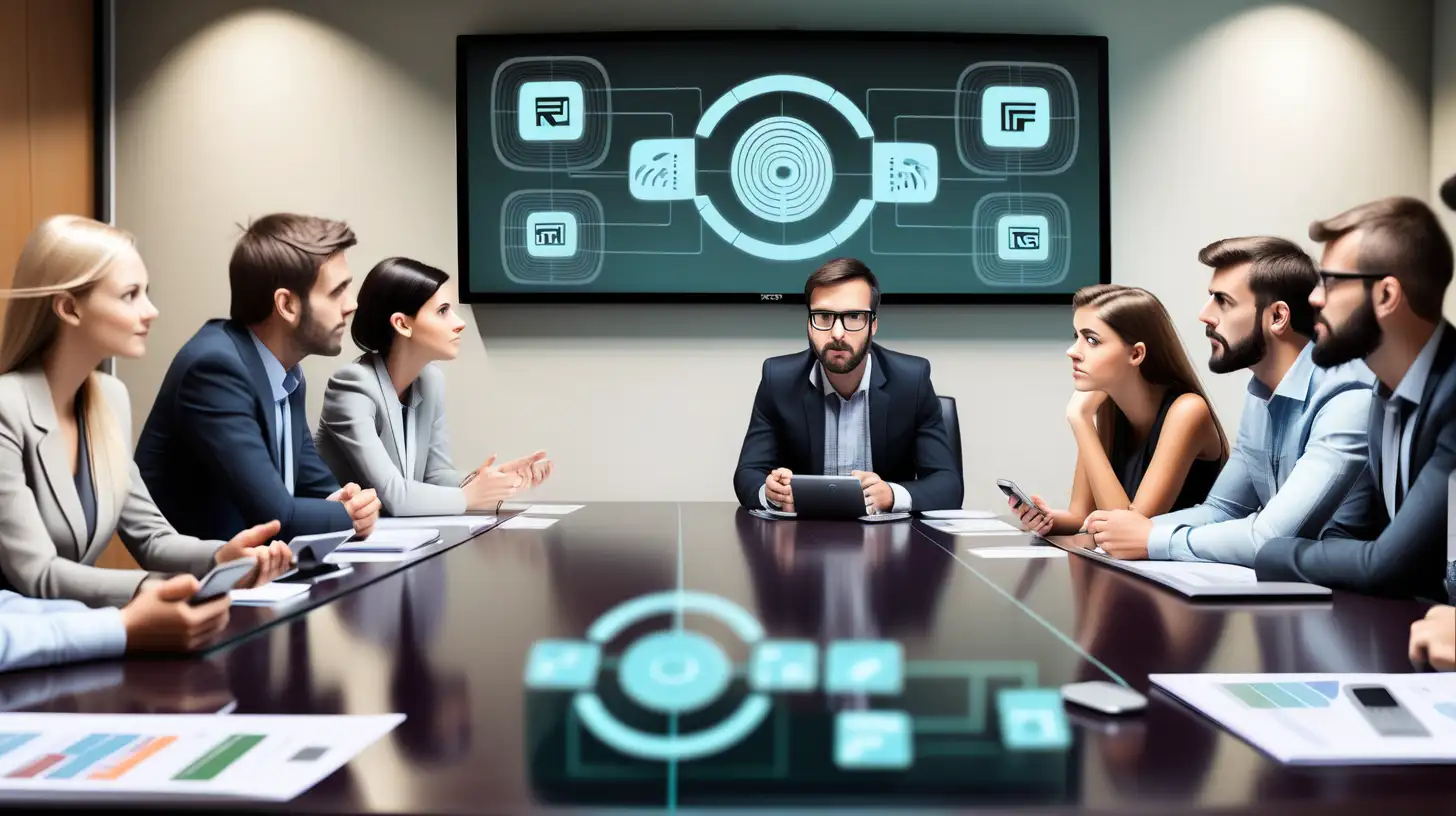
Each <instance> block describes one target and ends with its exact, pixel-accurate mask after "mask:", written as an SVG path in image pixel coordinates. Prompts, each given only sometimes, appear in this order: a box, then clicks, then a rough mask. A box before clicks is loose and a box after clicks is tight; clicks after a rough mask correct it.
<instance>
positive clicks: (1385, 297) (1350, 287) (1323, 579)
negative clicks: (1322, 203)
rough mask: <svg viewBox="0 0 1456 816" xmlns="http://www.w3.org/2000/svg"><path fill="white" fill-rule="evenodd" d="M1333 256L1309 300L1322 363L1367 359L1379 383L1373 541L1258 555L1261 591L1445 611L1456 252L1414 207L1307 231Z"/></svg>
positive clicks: (1395, 205) (1455, 375)
mask: <svg viewBox="0 0 1456 816" xmlns="http://www.w3.org/2000/svg"><path fill="white" fill-rule="evenodd" d="M1309 237H1310V239H1311V240H1314V241H1319V242H1322V243H1324V244H1325V248H1324V257H1323V261H1322V263H1321V264H1320V267H1321V268H1320V273H1319V274H1320V285H1319V286H1317V287H1316V288H1315V290H1314V291H1313V292H1312V293H1310V296H1309V303H1310V305H1311V306H1313V307H1314V308H1315V309H1316V310H1318V312H1319V315H1318V317H1316V319H1315V347H1314V353H1313V355H1312V356H1313V360H1314V362H1315V364H1316V365H1319V366H1336V365H1340V364H1342V363H1345V362H1348V361H1350V360H1354V359H1357V358H1359V359H1363V360H1364V361H1365V364H1366V365H1367V366H1369V367H1370V370H1371V371H1372V372H1374V373H1375V376H1376V379H1377V382H1376V388H1375V397H1376V398H1375V400H1374V401H1373V404H1372V406H1371V411H1370V422H1369V426H1368V433H1367V439H1368V444H1369V447H1370V451H1369V457H1368V458H1369V462H1370V473H1371V475H1372V476H1373V477H1374V480H1375V484H1376V487H1377V496H1378V500H1377V501H1376V502H1375V505H1376V511H1377V512H1379V513H1380V514H1381V515H1382V516H1383V517H1382V518H1379V519H1377V520H1376V521H1377V522H1381V524H1380V525H1379V526H1380V527H1383V531H1382V532H1381V533H1380V534H1379V535H1378V536H1377V537H1376V538H1374V539H1373V540H1364V539H1361V538H1350V537H1344V536H1339V535H1326V536H1324V537H1323V538H1321V539H1319V540H1312V539H1302V538H1283V539H1276V540H1272V541H1269V542H1268V543H1266V544H1265V545H1264V547H1263V549H1261V550H1260V551H1259V554H1258V556H1257V558H1256V560H1255V569H1256V570H1257V572H1258V575H1259V579H1260V580H1272V581H1290V580H1297V581H1308V582H1309V583H1313V584H1320V585H1323V586H1327V587H1331V588H1334V589H1345V590H1351V591H1355V592H1363V593H1366V594H1372V595H1390V596H1398V597H1414V598H1423V599H1431V600H1445V599H1446V589H1445V587H1444V585H1443V578H1444V573H1445V571H1446V554H1445V549H1446V509H1447V501H1448V486H1447V482H1448V479H1450V476H1451V472H1452V469H1453V467H1456V329H1453V328H1452V327H1451V324H1450V323H1448V322H1446V320H1445V319H1443V318H1442V316H1441V303H1442V300H1443V298H1444V296H1445V293H1446V288H1447V286H1448V285H1449V284H1450V283H1451V272H1452V252H1451V242H1450V239H1449V238H1447V236H1446V233H1445V232H1444V231H1443V230H1442V229H1441V225H1440V223H1439V222H1438V221H1437V220H1436V215H1435V213H1433V212H1432V211H1431V208H1430V207H1428V206H1426V204H1425V203H1424V202H1422V201H1419V200H1417V199H1413V198H1404V197H1396V198H1386V199H1381V200H1379V201H1374V202H1371V203H1369V204H1363V205H1361V206H1359V207H1355V208H1354V209H1352V210H1349V211H1347V212H1345V213H1342V214H1340V215H1337V216H1335V217H1334V218H1331V219H1329V220H1326V221H1316V222H1315V223H1314V224H1311V225H1310V230H1309Z"/></svg>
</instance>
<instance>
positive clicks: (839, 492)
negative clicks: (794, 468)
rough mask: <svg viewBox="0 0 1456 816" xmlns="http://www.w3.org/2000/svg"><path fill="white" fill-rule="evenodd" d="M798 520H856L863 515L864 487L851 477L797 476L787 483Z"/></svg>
mask: <svg viewBox="0 0 1456 816" xmlns="http://www.w3.org/2000/svg"><path fill="white" fill-rule="evenodd" d="M789 484H790V486H791V487H792V488H793V491H794V513H795V514H796V515H797V516H798V517H799V518H801V519H839V520H842V521H856V520H858V519H859V518H860V517H861V516H863V515H865V499H864V488H862V487H860V484H859V479H856V478H855V477H853V476H801V475H799V474H797V473H795V474H794V477H793V479H792V480H791V481H790V482H789Z"/></svg>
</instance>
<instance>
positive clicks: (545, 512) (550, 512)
mask: <svg viewBox="0 0 1456 816" xmlns="http://www.w3.org/2000/svg"><path fill="white" fill-rule="evenodd" d="M583 507H586V505H584V504H533V505H531V506H530V507H527V508H526V512H527V513H530V514H531V515H533V516H564V515H566V514H567V513H574V512H576V511H577V510H580V509H581V508H583Z"/></svg>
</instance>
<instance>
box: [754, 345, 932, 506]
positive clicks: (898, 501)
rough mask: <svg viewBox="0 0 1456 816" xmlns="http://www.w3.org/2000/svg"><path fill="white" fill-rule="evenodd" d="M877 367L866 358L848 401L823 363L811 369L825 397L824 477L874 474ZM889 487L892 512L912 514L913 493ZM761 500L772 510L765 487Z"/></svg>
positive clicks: (761, 491) (899, 486)
mask: <svg viewBox="0 0 1456 816" xmlns="http://www.w3.org/2000/svg"><path fill="white" fill-rule="evenodd" d="M874 364H875V362H874V357H873V356H872V355H866V356H865V367H864V375H863V376H861V377H860V378H859V386H858V387H856V388H855V389H854V392H853V393H852V394H850V395H849V396H848V397H845V396H843V395H841V394H840V393H839V392H838V391H836V390H834V385H833V383H831V382H829V377H828V376H827V375H826V374H825V373H824V365H823V364H822V363H815V364H814V367H813V368H811V369H809V382H810V384H812V385H814V386H815V387H817V388H819V389H820V390H821V391H822V392H823V393H824V469H823V473H824V475H826V476H848V475H850V474H851V473H852V472H854V471H856V470H861V471H868V472H873V471H874V469H875V467H874V451H873V450H871V449H870V448H871V445H870V372H871V371H872V370H873V369H874ZM886 484H888V485H889V486H890V493H891V494H892V495H893V496H894V504H893V505H892V506H891V508H890V510H889V512H891V513H906V512H909V511H910V506H911V501H910V491H908V490H906V489H905V488H904V487H902V486H901V485H899V484H896V483H894V482H886ZM758 500H759V502H760V503H761V504H762V505H763V506H764V507H771V506H773V505H771V504H770V503H769V501H768V487H767V486H766V485H765V486H764V487H760V488H759V489H758Z"/></svg>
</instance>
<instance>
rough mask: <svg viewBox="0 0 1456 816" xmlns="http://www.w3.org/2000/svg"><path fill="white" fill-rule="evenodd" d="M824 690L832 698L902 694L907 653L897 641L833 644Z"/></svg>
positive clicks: (830, 645)
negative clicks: (843, 695)
mask: <svg viewBox="0 0 1456 816" xmlns="http://www.w3.org/2000/svg"><path fill="white" fill-rule="evenodd" d="M825 663H826V667H825V670H824V689H825V691H828V692H829V693H830V694H899V693H900V692H901V691H902V690H903V688H904V685H905V670H904V663H905V659H904V653H903V650H902V649H901V648H900V644H899V643H896V642H895V641H893V640H840V641H835V642H834V643H831V644H829V654H828V656H827V657H826V659H825Z"/></svg>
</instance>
